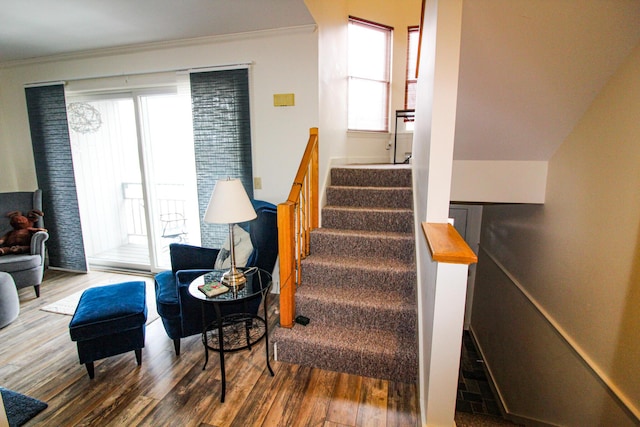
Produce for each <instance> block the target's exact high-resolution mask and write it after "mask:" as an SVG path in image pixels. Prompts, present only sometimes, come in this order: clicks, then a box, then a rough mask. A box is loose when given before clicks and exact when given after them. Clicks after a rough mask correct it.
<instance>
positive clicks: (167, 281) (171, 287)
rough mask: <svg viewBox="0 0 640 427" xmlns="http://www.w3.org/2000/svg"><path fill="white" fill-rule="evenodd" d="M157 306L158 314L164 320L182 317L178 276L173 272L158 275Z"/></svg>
mask: <svg viewBox="0 0 640 427" xmlns="http://www.w3.org/2000/svg"><path fill="white" fill-rule="evenodd" d="M155 282H156V283H155V285H156V306H157V310H158V314H159V315H160V316H161V317H163V318H170V319H172V318H176V317H180V300H179V298H178V286H177V285H176V276H175V274H174V273H173V272H172V271H162V272H160V273H158V274H156V277H155Z"/></svg>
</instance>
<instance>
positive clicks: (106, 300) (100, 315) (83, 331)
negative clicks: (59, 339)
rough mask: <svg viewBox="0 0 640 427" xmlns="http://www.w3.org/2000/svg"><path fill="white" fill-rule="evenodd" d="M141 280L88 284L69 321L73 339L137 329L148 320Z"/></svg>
mask: <svg viewBox="0 0 640 427" xmlns="http://www.w3.org/2000/svg"><path fill="white" fill-rule="evenodd" d="M145 292H146V291H145V284H144V282H142V281H135V282H125V283H118V284H114V285H107V286H97V287H95V288H89V289H87V290H86V291H84V292H83V293H82V296H81V297H80V301H79V302H78V307H77V308H76V312H75V314H74V315H73V318H72V319H71V323H69V333H70V335H71V339H72V340H73V341H84V340H89V339H93V338H97V337H101V336H105V335H110V334H114V333H118V332H123V331H127V330H130V329H136V328H139V327H141V326H142V325H144V323H145V322H146V321H147V303H146V299H145Z"/></svg>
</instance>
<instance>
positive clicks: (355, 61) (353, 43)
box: [349, 23, 389, 81]
mask: <svg viewBox="0 0 640 427" xmlns="http://www.w3.org/2000/svg"><path fill="white" fill-rule="evenodd" d="M388 64H389V31H388V30H383V29H379V28H376V27H371V26H365V25H362V24H357V23H351V24H350V25H349V75H350V76H354V77H361V78H366V79H372V80H384V81H386V80H388V78H389V65H388Z"/></svg>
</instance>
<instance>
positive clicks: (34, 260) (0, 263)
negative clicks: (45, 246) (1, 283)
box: [0, 254, 42, 273]
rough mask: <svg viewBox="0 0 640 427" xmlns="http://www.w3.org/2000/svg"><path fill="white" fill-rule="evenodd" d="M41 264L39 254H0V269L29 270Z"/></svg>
mask: <svg viewBox="0 0 640 427" xmlns="http://www.w3.org/2000/svg"><path fill="white" fill-rule="evenodd" d="M41 265H42V258H41V257H40V255H30V254H18V255H3V256H0V271H6V272H7V273H12V272H14V271H23V270H30V269H32V268H36V267H39V266H41Z"/></svg>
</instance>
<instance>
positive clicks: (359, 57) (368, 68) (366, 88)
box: [348, 18, 392, 131]
mask: <svg viewBox="0 0 640 427" xmlns="http://www.w3.org/2000/svg"><path fill="white" fill-rule="evenodd" d="M391 31H392V29H391V28H389V27H385V26H384V25H380V24H374V23H371V22H366V21H362V20H359V19H357V18H349V27H348V42H349V45H348V49H349V50H348V54H349V108H348V110H349V111H348V115H349V117H348V127H349V129H351V130H365V131H386V130H387V129H388V127H389V125H388V121H389V119H388V109H389V86H390V82H389V80H390V71H389V70H390V46H391Z"/></svg>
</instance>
